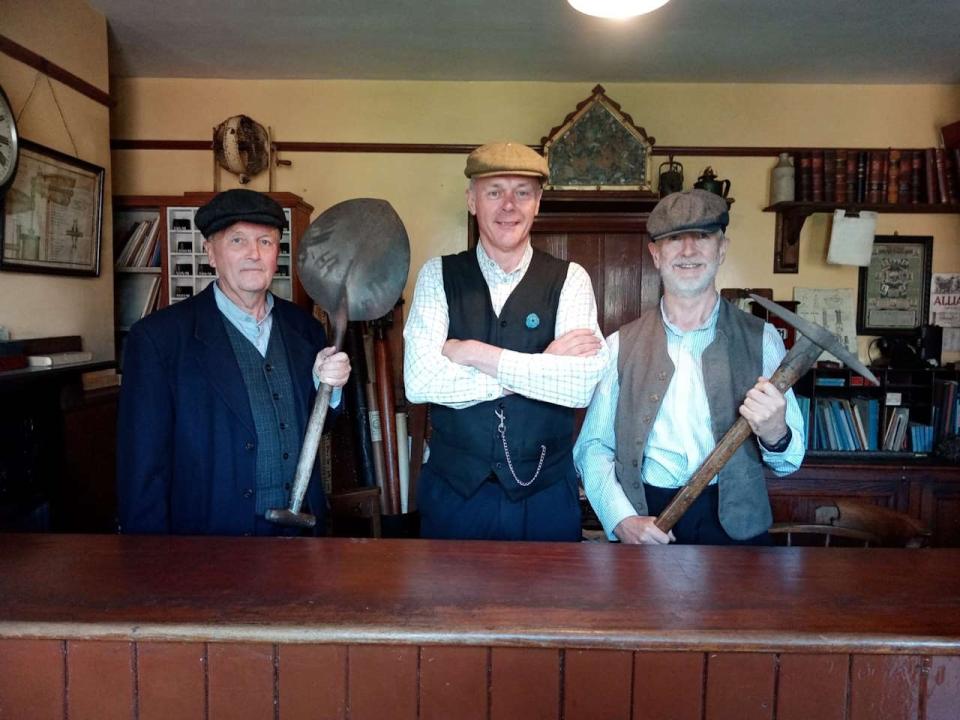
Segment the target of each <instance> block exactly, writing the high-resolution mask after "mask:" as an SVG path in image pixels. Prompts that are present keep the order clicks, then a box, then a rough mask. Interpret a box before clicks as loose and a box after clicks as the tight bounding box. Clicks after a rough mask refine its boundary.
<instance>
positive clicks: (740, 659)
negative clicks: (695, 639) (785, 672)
mask: <svg viewBox="0 0 960 720" xmlns="http://www.w3.org/2000/svg"><path fill="white" fill-rule="evenodd" d="M775 682H776V656H775V655H772V654H770V653H709V654H708V655H707V683H706V687H707V692H706V698H705V705H706V717H708V718H711V720H770V718H771V717H773V707H774V688H775Z"/></svg>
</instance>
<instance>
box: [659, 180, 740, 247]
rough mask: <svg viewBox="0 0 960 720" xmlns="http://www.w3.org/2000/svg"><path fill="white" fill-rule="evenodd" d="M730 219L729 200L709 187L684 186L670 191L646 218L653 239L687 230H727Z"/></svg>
mask: <svg viewBox="0 0 960 720" xmlns="http://www.w3.org/2000/svg"><path fill="white" fill-rule="evenodd" d="M729 223H730V215H729V213H728V212H727V201H726V200H724V199H723V198H722V197H720V196H719V195H717V194H715V193H712V192H707V191H706V190H700V189H694V190H684V191H683V192H676V193H672V194H670V195H667V196H666V197H665V198H664V199H663V200H661V201H660V202H658V203H657V206H656V207H655V208H654V209H653V212H651V213H650V217H649V219H648V220H647V233H649V235H650V237H651V239H653V240H659V239H660V238H664V237H670V236H671V235H680V234H681V233H686V232H698V231H700V232H716V231H717V230H726V229H727V225H728V224H729Z"/></svg>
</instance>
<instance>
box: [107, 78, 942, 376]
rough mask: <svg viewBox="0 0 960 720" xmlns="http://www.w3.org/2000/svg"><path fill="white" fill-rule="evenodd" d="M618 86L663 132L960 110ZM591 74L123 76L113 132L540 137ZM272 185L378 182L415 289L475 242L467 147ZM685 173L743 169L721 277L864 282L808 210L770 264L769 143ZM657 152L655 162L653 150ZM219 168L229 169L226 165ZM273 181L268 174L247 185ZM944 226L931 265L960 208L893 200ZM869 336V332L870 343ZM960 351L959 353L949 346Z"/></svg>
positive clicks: (913, 127)
mask: <svg viewBox="0 0 960 720" xmlns="http://www.w3.org/2000/svg"><path fill="white" fill-rule="evenodd" d="M605 87H606V90H607V94H608V95H609V96H610V97H611V98H613V99H614V100H616V101H617V102H619V103H620V105H621V107H622V108H623V110H624V111H626V112H627V113H630V115H632V117H633V119H634V121H635V122H636V123H637V124H638V125H641V126H643V127H645V128H646V130H647V132H648V134H650V135H653V136H655V137H656V140H657V144H659V145H687V146H751V145H753V146H783V145H787V146H814V147H815V146H826V147H888V146H892V147H929V146H933V145H935V144H936V142H937V139H938V128H939V127H940V126H941V125H943V124H946V123H948V122H952V121H954V120H956V119H958V118H960V86H923V85H920V86H842V85H822V86H814V85H696V84H610V85H605ZM591 89H592V84H586V83H583V84H581V83H497V82H488V83H442V82H376V81H322V82H321V81H293V80H290V81H249V82H246V81H236V80H174V79H133V80H121V81H118V82H117V84H116V86H115V88H114V94H115V97H116V99H117V101H118V102H117V106H116V108H115V111H114V114H113V118H112V122H113V135H114V137H116V138H124V139H189V140H195V139H204V138H208V137H210V133H211V128H212V126H214V125H216V124H217V123H219V122H221V121H222V120H224V119H225V118H227V117H228V116H230V115H234V114H237V113H245V114H247V115H250V116H251V117H253V118H255V119H256V120H258V121H259V122H261V123H262V124H264V125H269V126H271V127H272V129H273V133H274V137H275V139H277V140H280V141H315V142H392V143H464V144H475V143H482V142H486V141H489V140H492V139H506V138H510V139H515V140H518V141H522V142H525V143H530V144H536V143H539V142H540V139H541V138H542V137H543V136H544V135H545V134H546V133H548V132H549V131H550V129H551V128H552V127H554V126H555V125H558V124H559V123H560V122H561V121H562V120H563V118H564V117H565V116H566V114H567V113H568V112H570V111H571V110H572V109H573V108H574V107H575V105H576V104H577V103H578V102H580V101H581V100H583V99H584V98H585V97H587V96H588V95H589V93H590V91H591ZM284 157H285V158H286V159H288V160H292V161H293V166H292V167H291V168H280V169H279V170H278V172H277V187H276V188H275V189H276V190H283V191H290V192H294V193H297V194H299V195H302V196H303V197H304V198H305V199H306V200H307V202H309V203H311V204H312V205H313V206H314V207H315V208H316V209H317V211H318V212H320V211H322V210H324V209H325V208H327V207H329V206H330V205H332V204H334V203H336V202H339V201H341V200H344V199H347V198H350V197H358V196H362V197H382V198H385V199H387V200H389V201H390V202H391V203H392V204H393V205H394V207H395V208H396V209H397V211H398V212H399V214H400V216H401V217H402V218H403V220H404V222H405V224H406V226H407V230H408V232H409V234H410V239H411V245H412V268H411V276H410V280H409V282H408V286H407V291H406V297H408V298H409V297H410V295H411V293H412V288H413V283H414V281H415V278H416V272H417V271H418V270H419V268H420V266H421V265H422V264H423V262H424V261H425V260H426V259H427V258H429V257H430V256H432V255H436V254H439V253H446V252H453V251H457V250H460V249H463V248H464V247H465V245H466V230H465V217H466V212H465V209H464V203H463V190H464V187H465V179H464V177H463V174H462V172H463V162H464V158H463V157H462V156H455V155H426V154H423V155H400V154H396V155H391V154H382V155H379V154H362V153H355V154H342V153H329V154H319V153H285V155H284ZM677 159H678V160H680V161H681V162H682V163H683V165H684V168H685V174H686V177H687V186H688V187H689V186H690V184H691V183H692V181H693V180H694V179H695V178H696V176H697V175H698V174H699V173H700V172H701V171H702V170H703V168H704V167H706V166H707V165H712V166H713V167H714V169H715V170H716V171H717V172H718V174H719V175H720V176H721V177H724V178H729V179H730V180H731V181H732V192H731V195H732V196H733V197H735V198H736V202H735V204H734V205H733V208H732V221H731V225H730V228H729V234H730V236H731V238H732V239H733V242H732V246H731V250H730V253H729V255H728V259H727V262H726V264H725V265H724V267H723V268H722V269H721V273H720V277H719V285H720V286H721V287H772V288H773V289H774V293H775V295H774V296H775V297H776V298H778V299H789V298H791V297H792V293H793V288H794V287H822V288H830V287H851V288H856V287H857V270H856V268H847V267H834V266H827V265H826V264H825V261H824V258H825V256H826V243H827V239H828V233H829V225H828V222H827V218H826V216H823V215H818V216H814V217H813V218H811V219H810V220H808V221H807V224H806V226H805V227H804V231H803V235H802V240H801V243H802V248H801V260H800V273H799V274H798V275H774V274H773V273H772V267H773V234H774V220H775V216H774V215H773V214H771V213H764V212H762V209H763V207H765V206H766V205H767V204H768V201H767V199H768V196H769V175H770V169H771V168H772V166H773V165H774V159H773V158H731V157H715V158H713V157H692V158H684V157H679V158H677ZM657 162H659V161H657ZM113 167H114V172H115V176H114V192H115V193H117V194H140V193H144V194H152V193H157V194H179V193H180V192H183V191H185V190H204V189H206V190H209V189H211V188H212V183H213V169H212V160H211V157H210V155H209V153H206V152H158V151H117V152H115V153H114V157H113ZM224 180H225V181H226V182H227V183H229V182H230V176H229V175H227V174H225V175H224ZM251 186H252V187H254V188H256V189H266V174H264V175H263V176H261V177H259V178H256V179H255V180H254V182H253V183H252V185H251ZM894 232H899V233H900V234H929V235H933V236H934V259H933V264H934V271H935V272H958V271H960V215H883V216H881V218H880V222H879V225H878V233H879V234H892V233H894ZM865 343H866V339H862V342H861V352H862V354H863V351H864V350H865V347H866V346H865ZM948 359H956V358H948Z"/></svg>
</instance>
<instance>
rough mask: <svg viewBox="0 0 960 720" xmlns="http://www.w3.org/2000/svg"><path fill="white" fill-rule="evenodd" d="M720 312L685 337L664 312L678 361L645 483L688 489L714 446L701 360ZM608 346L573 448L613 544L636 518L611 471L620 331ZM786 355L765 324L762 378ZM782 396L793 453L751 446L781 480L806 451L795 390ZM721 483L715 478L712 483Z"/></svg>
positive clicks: (651, 440) (647, 458)
mask: <svg viewBox="0 0 960 720" xmlns="http://www.w3.org/2000/svg"><path fill="white" fill-rule="evenodd" d="M719 308H720V303H719V302H717V304H716V305H715V306H714V309H713V313H711V315H710V318H709V319H708V320H707V321H706V322H705V323H704V324H703V325H702V326H700V327H699V328H696V329H694V330H689V331H686V332H684V331H682V330H679V329H678V328H677V327H676V326H674V325H672V324H671V323H670V322H669V321H668V320H667V317H666V314H665V313H663V307H662V304H661V309H660V311H661V313H662V317H663V323H664V328H665V329H666V333H667V354H668V355H669V356H670V360H671V361H672V362H673V365H674V373H673V378H672V379H671V380H670V385H669V386H668V388H667V392H666V393H665V394H664V397H663V403H662V404H661V406H660V410H659V412H658V413H657V417H656V419H655V420H654V424H653V427H652V428H651V431H650V436H649V437H648V439H647V447H646V449H645V451H644V458H643V465H642V467H641V470H640V476H641V479H642V481H643V482H645V483H647V484H649V485H656V486H658V487H667V488H677V487H680V486H682V485H684V484H686V482H687V480H689V479H690V476H691V475H692V474H693V473H694V472H695V471H696V469H697V468H699V467H700V465H701V464H702V463H703V461H704V459H706V457H707V455H709V454H710V452H712V451H713V448H714V447H715V445H716V443H715V442H714V439H713V431H712V429H711V422H710V406H709V404H708V403H707V395H706V389H705V388H704V384H703V368H702V366H701V364H700V359H701V356H702V355H703V351H704V350H705V349H706V348H707V346H708V345H710V343H712V342H713V339H714V337H715V335H716V329H717V315H718V312H719ZM607 345H608V347H609V349H610V364H609V365H608V366H607V369H606V372H605V373H604V376H603V379H602V380H601V381H600V384H599V385H598V386H597V391H596V393H595V394H594V397H593V401H592V402H591V403H590V409H589V410H587V416H586V418H585V419H584V423H583V428H582V429H581V430H580V437H579V438H578V439H577V443H576V445H575V446H574V449H573V461H574V464H575V465H576V467H577V472H579V473H580V476H581V477H582V478H583V486H584V489H585V490H586V493H587V497H588V498H589V499H590V504H591V505H592V506H593V509H594V511H595V512H596V513H597V517H598V518H599V520H600V523H601V524H602V525H603V529H604V530H605V531H606V533H607V537H608V538H609V539H611V540H615V539H616V535H614V533H613V529H614V528H615V527H616V526H617V525H619V524H620V522H621V521H622V520H623V519H624V518H626V517H628V516H631V515H636V514H637V511H636V510H635V509H634V507H633V503H631V502H630V501H629V500H628V499H627V496H626V494H625V493H624V492H623V488H622V487H621V485H620V482H619V481H618V480H617V475H616V471H615V470H614V464H613V463H614V456H615V448H616V435H615V433H614V427H613V425H614V419H615V418H616V414H617V403H618V401H619V399H620V378H619V373H618V369H617V357H618V355H619V350H620V334H619V332H615V333H613V334H612V335H611V336H610V337H609V338H607ZM784 354H785V351H784V347H783V340H782V339H781V337H780V335H779V333H777V331H776V329H775V328H774V327H773V326H772V325H770V324H769V323H767V324H766V325H764V328H763V374H764V377H770V376H771V375H772V374H773V373H774V372H775V371H776V369H777V367H778V366H779V364H780V361H781V360H782V359H783V356H784ZM784 397H785V398H786V400H787V415H786V421H787V425H788V426H789V428H790V430H791V431H792V432H793V437H792V438H791V439H790V444H789V445H788V446H787V449H786V450H784V451H783V452H781V453H774V452H770V451H769V450H767V449H766V448H764V447H763V444H762V443H759V441H758V439H757V438H756V436H754V437H753V439H752V442H755V443H758V446H759V448H760V454H761V456H762V459H763V462H764V463H765V464H766V465H767V466H768V467H770V469H771V470H773V472H775V473H776V474H777V475H789V474H790V473H792V472H793V471H795V470H796V469H797V468H799V467H800V463H801V462H802V461H803V455H804V447H805V445H806V442H805V439H804V424H803V417H802V414H801V413H800V408H799V406H798V405H797V400H796V398H795V397H794V395H793V391H792V390H788V391H787V392H786V393H784ZM748 442H751V440H748ZM716 481H717V478H716V477H714V478H713V479H712V480H711V481H710V482H711V484H712V483H715V482H716Z"/></svg>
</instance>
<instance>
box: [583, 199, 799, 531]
mask: <svg viewBox="0 0 960 720" xmlns="http://www.w3.org/2000/svg"><path fill="white" fill-rule="evenodd" d="M727 223H728V215H727V203H726V201H725V200H724V199H723V198H721V197H720V196H718V195H715V194H713V193H709V192H706V191H704V190H688V191H684V192H679V193H674V194H672V195H668V196H667V197H665V198H664V199H663V200H661V201H660V202H659V203H658V204H657V206H656V207H655V208H654V209H653V212H651V213H650V217H649V219H648V221H647V232H648V233H649V235H650V238H651V242H650V245H649V247H650V253H651V254H652V255H653V262H654V265H655V266H656V267H657V269H658V270H659V271H660V278H661V280H662V283H663V298H662V300H661V302H660V307H659V309H658V310H654V311H651V312H648V313H646V314H644V315H643V316H641V317H640V318H639V319H637V320H635V321H633V322H631V323H628V324H627V325H624V326H623V327H622V328H620V330H619V331H618V332H615V333H613V334H612V335H611V336H610V337H609V338H607V344H608V346H609V348H610V361H609V365H608V367H607V370H606V372H605V374H604V377H603V379H602V380H601V382H600V385H599V386H598V388H597V391H596V393H595V394H594V397H593V400H592V402H591V403H590V408H589V410H588V411H587V416H586V419H585V421H584V425H583V428H582V430H581V432H580V437H579V438H578V440H577V444H576V449H575V450H574V456H575V458H576V463H577V468H578V469H579V470H580V473H581V475H582V476H583V483H584V487H585V489H586V492H587V497H588V498H589V499H590V503H591V505H592V506H593V508H594V510H595V511H596V513H597V516H598V517H599V519H600V521H601V523H602V525H603V528H604V530H605V531H606V533H607V537H608V538H609V539H610V540H619V541H620V542H623V543H631V544H639V543H644V544H665V543H668V542H673V541H676V542H678V543H686V544H707V545H727V544H753V545H765V544H770V535H769V533H768V532H767V530H768V529H769V527H770V523H771V519H772V518H771V512H770V501H769V498H768V497H767V487H766V482H765V480H764V476H763V467H762V466H763V464H764V463H766V464H767V465H768V466H769V467H770V468H771V469H772V470H773V471H774V472H775V473H776V474H778V475H787V474H789V473H791V472H793V471H794V470H796V469H797V468H798V467H800V463H801V461H802V460H803V448H804V439H803V420H802V418H801V415H800V411H799V408H798V407H797V402H796V399H795V398H794V397H793V393H792V391H789V390H788V391H787V393H786V395H784V394H781V392H780V391H779V390H777V388H776V387H774V385H773V384H771V383H770V382H769V380H768V378H769V377H770V375H772V374H773V372H774V371H775V370H776V368H777V367H778V365H779V364H780V361H781V359H782V358H783V355H784V347H783V341H782V340H781V338H780V335H779V334H778V333H777V331H776V330H775V329H774V328H773V326H771V325H770V324H768V323H764V322H763V321H762V320H760V319H759V318H757V317H754V316H753V315H749V314H747V313H745V312H743V311H741V310H739V309H738V308H737V307H736V306H734V305H732V304H731V303H729V302H727V301H726V300H724V299H722V298H721V297H720V296H719V295H718V293H717V290H716V286H715V283H714V280H715V278H716V275H717V270H718V269H719V267H720V265H721V263H723V260H724V257H725V256H726V252H727V247H728V246H729V244H730V240H729V238H727V236H726V234H725V231H726V227H727ZM739 416H742V417H744V418H746V420H747V422H748V423H749V424H750V428H751V430H753V433H754V435H755V437H754V438H753V439H752V440H748V441H747V442H745V443H744V444H743V445H741V446H740V448H739V449H738V450H737V451H736V453H734V455H733V457H732V458H731V459H730V461H729V462H728V463H727V464H726V466H725V467H724V468H723V469H722V470H721V471H720V472H719V473H718V475H717V477H715V478H714V479H713V480H712V481H711V484H710V485H709V486H708V487H707V489H706V490H705V491H704V492H703V494H701V495H700V497H699V498H697V500H696V501H695V502H694V503H693V505H692V506H691V507H690V509H689V510H687V512H686V514H684V515H683V517H681V519H680V520H679V522H678V523H677V524H676V525H675V526H674V528H673V530H672V531H671V532H669V533H664V532H663V531H661V530H660V529H659V528H657V527H656V526H655V525H654V521H655V520H656V517H657V515H659V514H660V512H661V511H662V510H663V509H664V508H665V507H666V506H667V504H668V503H669V502H670V500H671V499H672V498H673V496H674V495H675V494H676V493H677V491H678V490H679V488H680V487H682V486H683V485H684V484H685V483H686V482H687V480H689V478H690V476H691V475H693V473H694V472H695V471H696V470H697V468H699V467H700V465H701V463H702V461H703V460H704V459H705V458H706V457H707V455H708V454H709V453H710V452H711V451H712V450H713V448H714V447H715V445H716V442H717V441H718V440H719V439H720V438H721V437H723V435H724V434H725V433H726V431H727V430H728V429H729V428H730V426H731V425H733V423H734V422H735V421H736V420H737V418H738V417H739Z"/></svg>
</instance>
